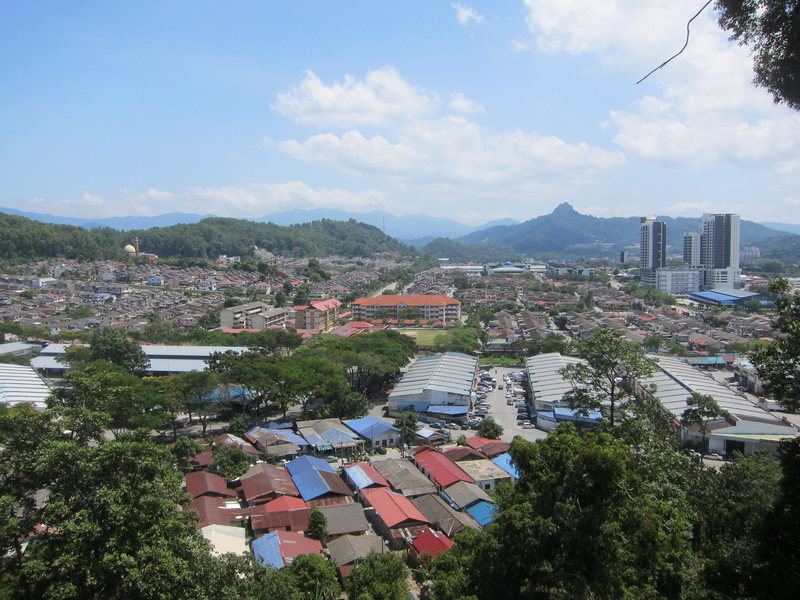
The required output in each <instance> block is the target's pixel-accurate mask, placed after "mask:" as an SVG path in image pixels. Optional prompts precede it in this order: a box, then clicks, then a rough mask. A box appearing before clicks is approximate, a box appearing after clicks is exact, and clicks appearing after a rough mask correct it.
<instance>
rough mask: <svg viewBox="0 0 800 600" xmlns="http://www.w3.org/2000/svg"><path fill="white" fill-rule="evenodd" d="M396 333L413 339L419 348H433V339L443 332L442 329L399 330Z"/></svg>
mask: <svg viewBox="0 0 800 600" xmlns="http://www.w3.org/2000/svg"><path fill="white" fill-rule="evenodd" d="M398 331H400V333H404V334H406V335H409V336H411V337H413V338H414V339H415V340H417V344H418V345H419V346H433V340H434V338H435V337H436V336H437V335H440V334H441V333H443V332H444V330H442V329H400V330H398Z"/></svg>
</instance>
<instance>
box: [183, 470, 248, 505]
mask: <svg viewBox="0 0 800 600" xmlns="http://www.w3.org/2000/svg"><path fill="white" fill-rule="evenodd" d="M186 491H187V492H189V494H190V495H191V497H192V498H199V497H201V496H216V497H218V498H235V497H236V492H234V491H233V490H231V489H229V488H228V483H227V482H226V481H225V478H224V477H220V476H219V475H215V474H214V473H209V472H208V471H193V472H191V473H187V474H186Z"/></svg>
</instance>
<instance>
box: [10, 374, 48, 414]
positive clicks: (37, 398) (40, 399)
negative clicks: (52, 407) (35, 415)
mask: <svg viewBox="0 0 800 600" xmlns="http://www.w3.org/2000/svg"><path fill="white" fill-rule="evenodd" d="M49 395H50V388H49V387H48V385H47V384H46V383H45V382H44V381H43V380H42V378H41V377H39V374H38V373H37V372H36V371H34V370H33V369H32V368H30V367H26V366H25V365H6V364H0V403H2V404H7V405H14V404H19V403H23V402H27V403H30V404H32V405H33V406H34V407H35V408H39V409H43V408H45V406H46V402H45V401H46V400H47V397H48V396H49Z"/></svg>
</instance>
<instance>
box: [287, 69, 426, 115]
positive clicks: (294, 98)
mask: <svg viewBox="0 0 800 600" xmlns="http://www.w3.org/2000/svg"><path fill="white" fill-rule="evenodd" d="M437 104H438V99H437V98H436V97H435V95H431V94H428V93H426V92H425V91H424V90H420V89H418V88H415V87H413V86H412V85H410V84H409V83H408V82H407V81H405V80H404V79H403V78H402V77H400V74H399V73H398V72H397V71H396V70H395V69H393V68H392V67H382V68H380V69H377V70H375V71H370V72H369V73H367V77H366V79H364V80H363V81H359V80H357V79H355V78H354V77H353V76H352V75H345V77H344V81H343V82H341V83H333V84H331V85H326V84H324V83H323V82H322V80H321V79H320V78H319V77H318V76H317V75H316V74H315V73H313V72H312V71H306V77H305V79H303V81H302V82H301V83H300V85H299V86H297V87H294V88H292V89H291V90H289V91H288V92H285V93H283V94H278V98H277V102H276V103H275V104H274V105H273V106H272V108H273V109H274V110H276V111H277V112H278V113H279V114H281V115H282V116H284V117H288V118H290V119H293V120H295V121H297V122H298V123H303V124H306V125H320V126H325V125H333V126H341V127H352V126H356V125H383V124H386V123H389V122H392V121H396V120H405V119H412V118H416V117H420V116H424V115H426V114H429V113H431V112H432V111H433V110H434V108H435V106H436V105H437Z"/></svg>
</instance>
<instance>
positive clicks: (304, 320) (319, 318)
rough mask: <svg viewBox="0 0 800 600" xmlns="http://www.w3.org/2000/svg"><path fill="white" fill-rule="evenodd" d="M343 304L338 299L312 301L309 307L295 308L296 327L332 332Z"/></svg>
mask: <svg viewBox="0 0 800 600" xmlns="http://www.w3.org/2000/svg"><path fill="white" fill-rule="evenodd" d="M341 306H342V303H341V302H339V301H338V300H337V299H336V298H331V299H329V300H312V301H311V302H309V303H308V306H295V307H294V314H295V325H296V327H297V329H319V330H321V331H330V330H331V329H333V328H334V327H336V321H337V320H338V319H339V309H340V308H341Z"/></svg>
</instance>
